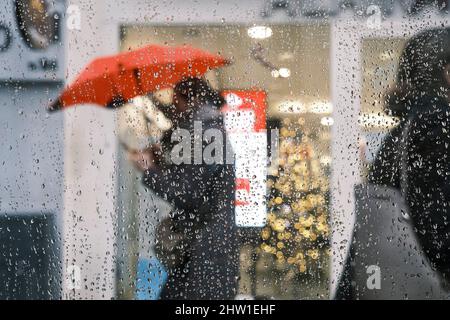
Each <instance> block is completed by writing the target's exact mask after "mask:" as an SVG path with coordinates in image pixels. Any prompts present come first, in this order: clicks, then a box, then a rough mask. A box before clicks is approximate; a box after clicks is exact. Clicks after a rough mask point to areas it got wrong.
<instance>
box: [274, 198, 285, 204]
mask: <svg viewBox="0 0 450 320" xmlns="http://www.w3.org/2000/svg"><path fill="white" fill-rule="evenodd" d="M274 202H275V204H282V203H283V199H282V198H281V197H276V198H275V200H274Z"/></svg>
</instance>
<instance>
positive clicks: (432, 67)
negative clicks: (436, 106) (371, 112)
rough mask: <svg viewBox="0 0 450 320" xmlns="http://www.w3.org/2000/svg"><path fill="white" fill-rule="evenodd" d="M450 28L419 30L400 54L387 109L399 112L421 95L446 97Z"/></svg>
mask: <svg viewBox="0 0 450 320" xmlns="http://www.w3.org/2000/svg"><path fill="white" fill-rule="evenodd" d="M449 93H450V28H436V29H431V30H427V31H424V32H421V33H419V34H417V35H415V36H413V37H412V38H411V39H409V40H408V42H407V43H406V45H405V47H404V49H403V52H402V54H401V56H400V61H399V67H398V73H397V79H396V85H395V89H394V90H393V91H391V92H389V93H388V96H387V104H388V106H387V107H388V108H389V111H390V113H392V114H393V115H397V116H401V115H403V114H405V113H407V112H408V107H409V106H410V104H413V103H414V100H416V99H418V98H420V97H422V96H425V95H426V96H439V97H443V98H446V99H449V98H450V94H449Z"/></svg>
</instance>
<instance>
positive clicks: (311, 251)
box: [307, 249, 319, 260]
mask: <svg viewBox="0 0 450 320" xmlns="http://www.w3.org/2000/svg"><path fill="white" fill-rule="evenodd" d="M307 255H308V256H309V257H311V259H313V260H317V259H319V250H317V249H309V250H308V251H307Z"/></svg>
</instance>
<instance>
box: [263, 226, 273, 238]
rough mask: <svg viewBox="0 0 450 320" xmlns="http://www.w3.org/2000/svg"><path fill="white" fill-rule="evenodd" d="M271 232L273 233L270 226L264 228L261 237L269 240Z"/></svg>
mask: <svg viewBox="0 0 450 320" xmlns="http://www.w3.org/2000/svg"><path fill="white" fill-rule="evenodd" d="M270 234H271V232H270V228H267V227H266V228H264V229H263V230H262V231H261V237H262V238H263V240H267V239H269V238H270Z"/></svg>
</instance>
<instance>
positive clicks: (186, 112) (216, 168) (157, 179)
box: [130, 78, 239, 299]
mask: <svg viewBox="0 0 450 320" xmlns="http://www.w3.org/2000/svg"><path fill="white" fill-rule="evenodd" d="M223 103H224V100H223V98H222V97H221V96H220V94H219V93H218V92H216V91H215V90H213V89H212V88H211V87H210V86H209V85H208V83H207V82H206V81H205V80H203V79H200V78H187V79H185V80H183V81H181V82H179V83H178V84H177V85H176V86H175V88H174V94H173V105H172V106H171V107H168V108H166V109H165V110H163V111H164V113H165V115H166V116H167V117H168V118H169V119H170V120H171V121H172V124H173V128H172V130H169V131H168V132H167V133H166V135H165V137H164V138H163V142H162V147H161V149H162V150H159V149H157V151H156V152H155V148H151V149H148V150H145V151H141V152H132V153H130V159H131V160H132V161H133V162H134V163H135V165H136V167H138V168H139V169H140V170H142V171H143V172H144V184H145V185H146V186H148V187H149V188H150V189H152V190H153V191H154V192H155V193H156V194H157V195H159V196H160V197H162V198H164V199H166V200H168V201H169V202H171V203H172V204H173V205H174V207H175V210H174V212H173V214H171V217H170V218H169V219H170V220H167V221H163V222H162V223H161V226H162V227H161V228H160V230H163V231H161V232H158V235H157V238H159V241H160V242H161V243H160V244H159V247H158V244H157V251H158V250H159V252H160V256H161V255H165V256H166V257H164V256H162V257H161V259H163V260H166V263H165V264H166V267H167V268H168V269H169V270H168V273H169V278H168V281H167V283H166V285H165V287H164V289H163V292H162V294H161V298H162V299H233V298H234V296H235V294H236V286H237V277H238V260H239V257H238V243H237V229H236V226H235V222H234V193H235V187H234V182H235V178H234V167H233V165H232V164H226V163H225V161H223V162H221V163H213V164H209V162H208V164H207V163H205V161H204V160H203V161H202V162H201V163H200V164H195V163H194V161H193V159H194V158H193V154H191V155H189V156H190V157H191V160H192V161H191V162H190V163H191V164H186V163H181V164H175V163H170V159H169V160H167V157H162V158H163V159H161V155H162V154H167V153H170V150H172V149H173V147H174V146H175V145H176V142H173V141H172V134H173V133H174V132H175V130H177V129H180V128H181V129H186V130H187V131H188V132H189V133H190V135H191V139H192V140H193V141H192V142H193V144H194V143H196V142H200V145H201V146H204V145H205V141H204V139H203V135H202V136H194V122H196V121H198V122H200V123H201V125H202V134H203V132H205V131H206V130H208V129H217V130H219V131H220V132H221V133H222V135H223V137H225V129H224V125H223V119H222V115H221V112H220V108H221V107H222V105H223ZM196 134H198V132H196ZM199 139H200V140H199ZM223 141H225V139H223ZM223 145H224V148H225V144H223ZM192 151H194V150H193V148H192ZM229 151H230V150H228V152H229ZM225 154H226V150H224V152H223V155H225ZM167 161H168V162H169V163H167ZM157 241H158V239H157ZM157 253H158V252H157ZM169 258H170V259H172V260H170V259H169Z"/></svg>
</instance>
